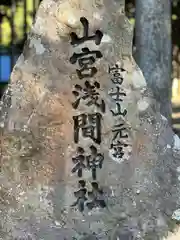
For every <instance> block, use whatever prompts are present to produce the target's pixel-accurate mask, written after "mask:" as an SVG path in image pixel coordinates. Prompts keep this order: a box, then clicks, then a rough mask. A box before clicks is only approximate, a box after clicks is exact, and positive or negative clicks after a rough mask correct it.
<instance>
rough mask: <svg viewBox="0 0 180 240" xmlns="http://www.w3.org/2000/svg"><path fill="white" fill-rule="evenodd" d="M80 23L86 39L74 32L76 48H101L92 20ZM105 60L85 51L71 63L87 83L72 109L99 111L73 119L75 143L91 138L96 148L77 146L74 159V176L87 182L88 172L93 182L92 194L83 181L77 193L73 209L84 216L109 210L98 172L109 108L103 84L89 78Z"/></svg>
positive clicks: (76, 87) (79, 89)
mask: <svg viewBox="0 0 180 240" xmlns="http://www.w3.org/2000/svg"><path fill="white" fill-rule="evenodd" d="M80 22H81V23H82V25H83V37H81V38H79V37H78V36H77V34H76V33H74V32H72V33H71V34H70V37H71V44H72V45H73V47H76V46H77V45H80V44H82V43H85V42H86V41H95V44H96V45H99V44H100V43H101V39H102V37H103V33H102V32H101V31H100V30H97V31H96V32H95V34H94V35H92V36H89V22H88V20H87V19H86V18H84V17H81V18H80ZM102 57H103V55H102V53H101V52H100V51H97V50H90V49H89V48H88V47H83V48H82V49H81V52H80V53H77V52H74V53H73V55H72V56H71V57H70V63H72V64H78V65H79V67H80V69H76V73H77V76H78V78H79V79H80V80H81V79H84V78H85V79H86V81H85V82H84V84H83V85H80V84H75V85H74V89H73V91H72V94H73V95H74V97H75V100H74V102H73V103H72V107H73V108H74V109H75V110H79V109H78V108H79V107H80V104H81V103H82V104H85V105H86V106H87V107H88V108H89V107H91V106H95V107H96V108H95V109H94V108H93V109H92V108H90V109H87V110H88V113H86V112H82V113H78V114H77V115H75V116H73V121H74V142H75V143H76V144H81V141H82V139H83V138H85V139H87V138H88V140H90V141H92V145H91V146H90V147H88V148H86V149H85V148H82V147H81V146H77V149H76V155H75V156H74V157H73V158H72V163H73V164H74V166H73V168H72V170H71V172H72V173H73V174H76V176H77V177H78V178H83V177H84V170H86V171H90V172H91V177H92V180H93V182H91V187H92V188H91V191H88V190H87V187H86V181H85V180H84V179H81V180H79V190H78V191H75V192H74V197H75V198H76V201H75V202H74V203H73V204H72V205H71V206H72V207H77V208H78V210H79V211H80V212H83V211H84V209H85V207H87V209H88V210H92V209H93V208H95V207H100V208H104V207H106V203H105V200H104V193H103V190H102V189H101V188H100V187H99V184H98V182H97V173H98V169H101V168H102V167H103V162H104V155H103V154H102V153H100V151H99V150H98V148H97V146H99V145H100V144H101V126H102V124H101V121H102V117H103V116H102V113H105V111H106V107H105V102H104V100H103V99H101V97H100V94H99V90H100V83H99V82H97V81H94V82H93V81H92V79H91V81H89V78H93V77H94V76H95V74H96V73H97V68H96V67H95V63H96V60H97V59H101V58H102ZM87 79H88V80H87ZM96 110H97V111H96ZM99 110H100V111H101V113H100V112H99ZM96 145H97V146H96Z"/></svg>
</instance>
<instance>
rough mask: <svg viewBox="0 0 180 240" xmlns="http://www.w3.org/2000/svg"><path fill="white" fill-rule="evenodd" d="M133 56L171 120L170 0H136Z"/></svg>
mask: <svg viewBox="0 0 180 240" xmlns="http://www.w3.org/2000/svg"><path fill="white" fill-rule="evenodd" d="M135 3H136V17H135V18H136V23H135V26H136V29H135V45H136V54H135V59H136V62H137V63H138V65H139V66H140V68H141V70H142V72H143V74H144V76H145V78H146V81H147V84H148V85H149V87H150V88H151V89H152V90H153V93H154V96H155V98H156V99H157V100H158V101H159V103H160V111H161V113H162V114H163V115H164V116H165V117H166V118H168V120H169V121H170V120H171V114H172V108H171V85H172V83H171V65H172V60H171V54H172V50H171V49H172V48H171V1H170V0H164V1H161V0H146V1H144V0H136V1H135Z"/></svg>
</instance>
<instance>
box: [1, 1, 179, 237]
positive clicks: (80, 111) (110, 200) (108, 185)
mask: <svg viewBox="0 0 180 240" xmlns="http://www.w3.org/2000/svg"><path fill="white" fill-rule="evenodd" d="M123 12H124V3H123V0H122V1H121V0H118V1H115V0H111V1H110V0H101V1H100V0H69V1H68V0H56V1H55V0H44V1H43V2H42V3H41V6H40V8H39V10H38V13H37V16H36V20H35V23H34V24H33V27H32V29H31V31H30V34H29V37H28V40H27V42H26V44H25V47H24V51H23V54H22V55H21V56H20V57H19V59H18V61H17V64H16V66H15V67H14V70H13V72H12V75H11V84H9V87H8V89H7V91H6V92H5V94H4V96H3V98H2V102H1V116H0V117H1V119H0V126H1V128H0V129H1V138H0V144H1V174H0V185H1V186H0V210H1V218H0V221H1V225H0V226H1V230H0V236H1V239H3V240H8V239H10V240H12V239H23V240H24V239H38V240H40V239H41V240H42V239H44V240H49V239H51V240H56V239H58V240H65V239H66V240H72V239H78V240H79V239H86V240H90V239H91V240H93V239H98V240H100V239H102V240H118V239H120V240H127V239H128V240H129V239H143V240H147V239H148V240H159V239H162V238H163V237H166V236H167V233H168V231H169V230H170V229H171V227H172V225H173V224H174V222H173V221H174V220H172V218H171V217H172V215H173V212H174V215H173V217H174V218H177V217H178V215H177V214H178V211H176V210H178V208H179V204H180V196H179V189H180V188H179V180H178V177H179V175H178V174H179V173H178V171H179V168H178V167H179V165H180V158H179V156H180V155H179V147H180V141H179V138H178V137H177V136H176V135H175V134H174V133H173V132H172V130H171V128H170V127H169V125H168V122H167V120H166V119H165V118H164V117H163V116H161V114H160V113H159V105H158V103H157V102H156V101H155V100H154V98H153V96H152V94H151V92H150V90H148V89H147V88H146V82H145V80H144V77H143V75H142V73H141V71H140V69H139V68H138V67H137V65H136V64H135V62H134V59H133V58H132V54H131V48H132V28H131V25H130V24H129V22H128V20H127V19H126V18H125V16H124V13H123ZM83 24H84V25H83ZM87 24H89V25H87ZM85 27H89V29H88V31H87V29H85ZM72 33H73V34H72ZM90 36H91V37H90ZM93 36H94V37H93ZM88 37H90V38H88ZM88 51H91V52H88ZM92 51H96V52H93V53H92ZM78 54H81V55H78ZM82 54H84V55H82ZM85 68H86V69H85ZM78 70H79V71H78ZM78 74H79V76H80V78H79V77H78ZM80 74H81V75H80ZM85 74H86V75H85ZM118 141H119V142H118ZM112 144H113V145H112ZM118 144H119V145H118ZM122 144H124V145H123V146H122ZM115 145H117V146H115ZM81 170H82V172H81ZM95 175H96V176H95ZM85 182H86V185H85ZM78 184H79V185H78ZM83 185H85V186H83ZM80 186H81V188H80ZM83 207H84V209H83Z"/></svg>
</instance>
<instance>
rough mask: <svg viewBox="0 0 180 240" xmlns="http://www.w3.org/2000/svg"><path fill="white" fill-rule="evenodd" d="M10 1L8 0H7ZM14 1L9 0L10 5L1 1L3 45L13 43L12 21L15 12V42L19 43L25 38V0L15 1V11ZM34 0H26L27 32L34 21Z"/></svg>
mask: <svg viewBox="0 0 180 240" xmlns="http://www.w3.org/2000/svg"><path fill="white" fill-rule="evenodd" d="M6 1H8V0H6ZM11 4H12V1H9V5H8V4H7V2H6V5H5V4H2V3H0V13H1V19H0V20H1V32H2V34H1V43H0V44H1V46H4V47H8V46H9V45H10V44H11V21H12V16H13V14H14V17H13V19H14V23H13V24H14V39H13V42H14V43H15V44H16V43H19V42H20V41H22V40H23V38H24V24H25V22H24V16H25V14H24V11H25V8H24V0H19V1H17V0H16V1H15V8H14V9H15V10H14V13H13V8H12V5H11ZM34 10H35V9H34V6H33V0H26V22H27V32H28V31H29V30H30V27H31V25H32V21H33V11H34Z"/></svg>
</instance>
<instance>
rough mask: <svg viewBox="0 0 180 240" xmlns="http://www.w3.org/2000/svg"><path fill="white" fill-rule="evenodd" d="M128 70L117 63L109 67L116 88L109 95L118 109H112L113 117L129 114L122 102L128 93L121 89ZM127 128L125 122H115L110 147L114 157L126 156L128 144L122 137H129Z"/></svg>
mask: <svg viewBox="0 0 180 240" xmlns="http://www.w3.org/2000/svg"><path fill="white" fill-rule="evenodd" d="M125 72H126V70H125V69H124V68H122V67H119V66H118V65H117V64H116V65H115V66H113V67H109V73H110V74H111V81H112V83H113V84H114V85H115V88H112V89H111V90H110V91H109V96H111V98H112V100H113V101H114V102H115V106H116V109H113V110H112V109H111V110H110V111H111V113H112V115H113V117H117V116H123V117H125V116H126V114H127V110H126V109H124V111H122V109H121V102H122V101H123V97H125V96H126V93H125V92H124V91H123V90H122V89H121V84H122V83H123V80H124V78H123V74H124V73H125ZM126 132H127V130H126V128H125V126H124V123H119V124H115V125H114V126H113V129H112V142H111V145H110V149H112V150H113V154H112V155H113V157H115V158H116V159H119V160H120V159H122V157H123V156H124V151H123V147H127V146H128V145H127V144H125V143H122V141H121V139H127V138H128V134H127V133H126Z"/></svg>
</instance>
